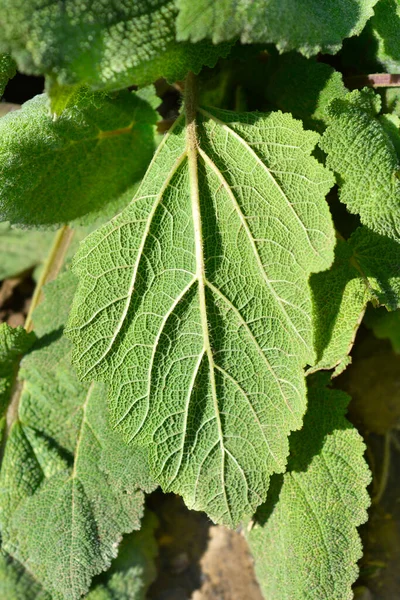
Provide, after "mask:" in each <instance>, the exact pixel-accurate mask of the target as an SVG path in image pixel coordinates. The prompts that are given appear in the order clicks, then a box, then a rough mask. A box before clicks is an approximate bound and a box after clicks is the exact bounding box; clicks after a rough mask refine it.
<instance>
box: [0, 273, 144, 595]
mask: <svg viewBox="0 0 400 600" xmlns="http://www.w3.org/2000/svg"><path fill="white" fill-rule="evenodd" d="M74 289H75V279H74V277H73V275H72V274H71V273H70V272H67V273H66V274H64V275H62V276H60V277H59V278H58V279H57V280H56V281H55V282H53V283H51V284H49V285H48V286H47V287H46V299H45V301H44V303H42V304H41V305H40V306H39V308H38V309H36V311H35V315H34V316H35V319H34V322H35V331H36V333H37V336H38V341H37V343H36V345H35V346H34V347H33V348H32V351H31V353H30V354H29V355H28V356H26V357H25V358H24V359H23V361H22V363H21V370H20V373H19V376H20V378H21V380H22V381H23V383H22V384H21V385H22V389H21V395H20V402H19V406H18V409H19V410H18V415H17V418H16V419H15V421H14V423H13V424H12V425H11V427H10V430H9V432H8V435H7V441H6V445H5V452H4V459H3V463H2V468H1V473H0V489H1V497H0V520H1V529H2V537H3V548H4V549H5V551H7V552H8V553H9V554H10V555H12V556H13V557H14V558H15V559H17V560H18V561H19V562H20V563H21V564H22V565H24V566H26V567H28V570H29V572H30V573H31V574H32V575H33V576H34V577H35V579H36V580H37V581H38V582H40V583H41V584H42V585H43V587H44V589H46V590H47V591H49V593H51V595H52V598H54V599H58V598H60V599H61V598H62V599H63V600H69V599H70V600H73V599H77V598H79V597H80V596H81V595H82V594H83V593H85V592H87V591H88V589H89V587H90V583H91V579H92V577H93V576H94V575H96V574H97V573H99V572H101V571H103V570H104V569H106V568H108V567H109V565H110V563H111V560H112V559H113V558H114V557H115V556H116V554H117V549H118V544H119V542H120V540H121V537H122V534H123V533H127V532H130V531H132V530H133V529H138V528H139V525H140V517H141V515H142V511H143V492H142V491H141V490H142V489H145V490H147V491H150V490H151V489H152V488H153V484H152V482H151V479H150V477H149V474H148V468H147V457H146V453H145V451H144V450H143V449H138V450H135V448H131V460H130V463H129V465H126V469H129V473H126V477H125V478H124V480H122V481H120V482H119V483H118V485H116V484H115V481H111V480H110V478H109V477H108V475H107V473H106V472H105V470H103V468H102V466H101V465H107V464H108V459H109V460H110V461H111V465H112V464H113V461H114V452H115V453H116V455H117V456H119V455H120V452H121V448H120V447H121V445H122V441H120V437H119V436H118V435H117V434H115V433H114V432H112V431H111V429H110V427H109V426H108V424H107V406H106V399H105V396H106V394H105V390H104V388H103V387H102V386H101V385H99V384H93V383H91V384H89V385H88V384H82V383H80V382H79V381H78V380H77V379H76V377H75V375H74V371H73V369H72V367H71V364H70V342H69V340H68V339H67V338H65V337H64V336H63V335H62V330H63V325H64V323H65V320H66V316H67V314H68V310H69V306H70V302H71V299H72V296H73V294H74Z"/></svg>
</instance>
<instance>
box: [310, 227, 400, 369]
mask: <svg viewBox="0 0 400 600" xmlns="http://www.w3.org/2000/svg"><path fill="white" fill-rule="evenodd" d="M310 285H311V289H312V293H313V306H314V326H315V347H316V351H317V355H318V362H317V364H316V365H315V366H314V367H313V368H312V370H317V369H331V368H333V367H336V373H339V372H340V371H342V370H343V369H344V368H345V367H346V365H347V364H348V362H349V357H348V354H349V352H350V350H351V348H352V345H353V342H354V338H355V335H356V333H357V329H358V327H359V325H360V323H361V319H362V317H363V315H364V311H365V309H366V306H367V303H368V302H369V301H371V302H373V303H374V304H375V305H379V304H382V305H384V306H386V307H387V308H388V309H389V310H395V309H396V308H399V307H400V244H399V243H398V242H395V241H394V240H391V239H389V238H386V237H384V236H381V235H378V234H377V233H374V232H373V231H371V230H369V229H368V228H367V227H360V228H358V229H357V230H356V231H355V232H354V233H353V235H352V236H351V237H350V239H349V240H348V241H345V240H341V239H339V240H338V241H337V244H336V251H335V262H334V263H333V265H332V267H331V269H330V270H329V271H324V272H323V273H317V274H315V275H312V276H311V278H310Z"/></svg>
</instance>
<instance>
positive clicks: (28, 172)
mask: <svg viewBox="0 0 400 600" xmlns="http://www.w3.org/2000/svg"><path fill="white" fill-rule="evenodd" d="M156 120H157V114H156V112H155V111H154V109H153V108H152V107H151V106H150V105H149V104H148V103H147V102H146V101H144V100H142V99H141V98H140V97H138V96H137V95H136V94H134V93H130V92H128V91H124V92H120V93H119V94H116V95H114V96H112V97H111V96H107V95H105V94H100V93H97V94H92V93H89V92H87V91H82V92H79V93H77V94H75V96H73V98H71V99H70V102H69V104H68V106H67V108H65V109H64V111H63V113H62V115H61V116H59V117H58V118H55V119H54V118H52V116H51V115H50V112H49V107H48V99H47V97H46V96H44V95H43V96H36V97H35V98H34V99H33V100H30V101H29V102H26V103H25V104H24V105H23V107H22V109H21V110H19V111H16V112H13V113H9V114H8V115H6V116H5V117H3V118H2V119H0V174H1V186H0V218H1V219H2V220H7V221H10V222H11V223H12V224H16V225H20V226H24V227H26V226H28V227H32V226H33V227H40V226H43V227H45V226H47V227H48V226H54V225H60V224H64V223H68V222H71V221H73V222H75V223H76V224H81V223H87V222H91V221H94V220H95V219H96V218H97V217H98V216H99V214H100V215H101V213H102V212H103V211H104V209H106V208H108V210H110V211H111V212H112V211H113V212H112V214H115V212H116V210H117V208H118V207H119V206H121V204H122V206H124V204H126V200H124V195H126V194H129V193H130V190H132V187H133V186H134V184H135V183H136V182H138V181H139V180H140V179H141V177H142V176H143V174H144V172H145V170H146V168H147V165H148V163H149V162H150V160H151V157H152V155H153V151H154V124H155V123H156ZM39 189H40V193H38V190H39ZM110 207H111V208H110Z"/></svg>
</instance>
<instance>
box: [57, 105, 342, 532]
mask: <svg viewBox="0 0 400 600" xmlns="http://www.w3.org/2000/svg"><path fill="white" fill-rule="evenodd" d="M196 119H197V136H198V137H197V138H196V139H194V138H195V137H196V135H195V134H194V132H193V129H194V128H193V123H189V125H188V127H187V128H185V126H184V123H183V122H182V119H180V120H179V121H178V122H177V123H176V124H175V127H174V128H173V130H172V131H171V132H170V133H169V135H168V137H167V138H165V139H164V141H163V143H162V144H161V145H160V147H159V149H158V151H157V153H156V156H155V158H154V160H153V162H152V164H151V166H150V168H149V171H148V173H147V175H146V176H145V178H144V180H143V182H142V184H141V187H140V189H139V190H138V193H137V195H136V197H135V199H134V200H133V202H132V204H131V205H130V206H129V207H128V208H127V209H126V210H125V211H124V212H123V213H122V214H121V215H119V216H118V217H116V218H115V219H113V220H112V221H111V222H110V223H109V224H108V225H106V226H104V227H102V228H101V229H99V230H98V231H96V232H95V233H93V234H92V235H91V236H89V238H87V240H86V241H85V242H84V243H83V244H82V245H81V248H80V250H79V252H78V254H77V256H76V258H75V261H74V270H75V272H76V273H77V274H78V275H79V278H80V283H79V288H78V292H77V295H76V298H75V301H74V305H73V309H72V312H71V317H70V322H69V326H68V335H69V336H70V337H71V338H72V339H73V341H74V344H75V348H74V362H75V364H76V366H77V369H78V372H79V375H80V376H81V377H82V378H83V379H87V378H90V379H91V378H96V379H104V380H106V381H107V382H108V384H109V386H110V410H111V413H112V420H113V423H114V425H116V426H117V427H118V428H119V429H120V431H121V432H122V433H123V435H124V436H125V438H126V439H127V440H128V441H132V440H136V441H137V442H140V443H142V444H145V445H149V450H150V455H151V467H152V472H153V474H154V476H155V477H156V479H157V481H158V482H160V483H161V484H162V486H163V488H164V489H165V490H172V491H175V492H177V493H180V494H182V495H183V497H184V499H185V501H186V503H187V504H188V506H189V507H191V508H195V509H201V510H205V511H206V512H207V513H208V514H209V515H210V516H211V517H212V518H213V519H214V520H216V521H220V522H223V523H227V524H229V525H233V524H235V523H237V522H238V520H239V519H240V518H241V517H242V516H243V515H244V514H249V513H252V512H253V511H254V509H255V507H256V506H257V505H258V504H260V502H262V501H263V499H264V498H265V496H266V492H267V488H268V479H269V476H270V474H271V473H273V472H276V471H279V472H281V471H282V470H284V468H285V462H286V455H287V450H288V446H287V435H288V433H289V431H290V430H292V429H297V428H299V427H300V426H301V420H302V415H303V412H304V410H305V389H304V377H303V366H304V365H305V364H306V363H311V362H312V361H313V359H314V356H313V350H312V326H311V298H310V291H309V287H308V277H309V273H310V272H311V271H318V270H321V269H325V268H327V267H328V266H329V264H330V262H331V260H332V247H333V230H332V224H331V220H330V215H329V211H328V207H327V205H326V203H325V201H324V196H325V194H326V193H327V191H328V190H329V188H330V186H331V185H332V178H331V175H330V173H329V172H327V171H326V169H324V168H323V167H322V166H321V165H320V164H319V163H318V162H317V161H316V160H315V159H314V158H312V157H311V156H310V153H311V151H312V149H313V148H314V145H315V143H316V141H317V139H318V134H316V133H313V132H306V131H304V130H303V129H302V126H301V124H300V123H299V122H298V121H295V120H294V119H293V118H292V117H291V116H290V115H283V114H281V113H271V114H269V115H259V114H251V113H245V114H242V115H241V114H237V113H230V112H224V111H217V110H214V109H213V110H210V112H208V111H204V110H199V112H198V115H197V118H196ZM190 132H191V133H190ZM191 144H192V146H191ZM191 148H192V149H191ZM195 148H196V149H195Z"/></svg>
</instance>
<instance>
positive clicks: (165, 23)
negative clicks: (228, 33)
mask: <svg viewBox="0 0 400 600" xmlns="http://www.w3.org/2000/svg"><path fill="white" fill-rule="evenodd" d="M0 12H1V15H2V20H1V24H2V28H1V33H0V49H1V50H2V51H5V52H10V53H11V54H12V55H13V56H14V58H15V59H16V61H17V63H18V67H19V69H20V70H21V71H23V72H28V73H35V74H46V75H49V76H50V77H51V78H52V79H54V78H55V79H57V81H58V83H59V84H61V85H75V84H79V85H88V86H90V87H92V88H96V89H99V88H106V89H122V88H126V87H129V86H131V85H132V84H136V85H139V86H143V85H148V84H150V83H152V82H154V81H155V80H156V79H158V78H159V77H166V78H167V79H168V80H170V81H177V80H181V79H183V78H184V77H185V75H186V74H187V72H188V71H193V72H195V73H198V72H199V70H200V69H201V67H202V66H203V65H208V66H210V67H212V66H214V65H215V63H216V61H217V60H218V58H219V57H220V56H226V55H227V54H228V52H229V49H230V44H227V43H225V44H221V45H219V46H215V45H213V44H212V43H211V42H208V41H203V42H201V43H199V44H196V45H194V44H190V43H179V42H176V40H175V19H176V15H177V10H176V8H175V0H135V1H134V2H126V1H124V0H116V1H114V2H112V3H110V2H109V1H108V0H94V1H92V2H90V3H88V2H83V1H82V0H69V1H68V2H67V3H60V2H59V1H58V0H50V1H49V2H46V3H43V2H42V1H41V0H0Z"/></svg>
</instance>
